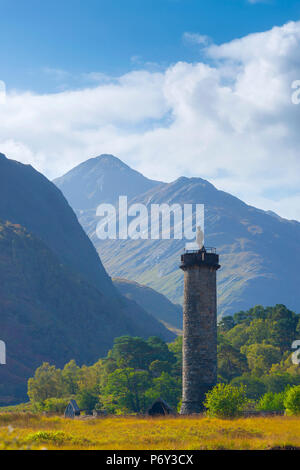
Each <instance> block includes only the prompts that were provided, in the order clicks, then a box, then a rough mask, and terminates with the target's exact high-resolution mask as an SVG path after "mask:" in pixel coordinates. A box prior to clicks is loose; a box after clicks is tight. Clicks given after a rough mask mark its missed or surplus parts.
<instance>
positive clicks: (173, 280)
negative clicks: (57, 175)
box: [62, 172, 300, 315]
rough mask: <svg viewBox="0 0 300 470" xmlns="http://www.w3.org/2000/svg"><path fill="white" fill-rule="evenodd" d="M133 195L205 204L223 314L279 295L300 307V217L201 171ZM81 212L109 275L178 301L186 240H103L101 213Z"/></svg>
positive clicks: (148, 201)
mask: <svg viewBox="0 0 300 470" xmlns="http://www.w3.org/2000/svg"><path fill="white" fill-rule="evenodd" d="M83 173H84V172H83ZM82 177H83V174H82ZM62 190H63V191H64V188H63V187H62ZM102 197H103V198H105V195H104V194H103V195H102ZM100 202H101V201H100ZM135 202H140V203H144V204H146V205H147V206H149V204H151V203H157V204H161V203H169V204H173V203H180V204H184V203H185V204H187V203H193V204H196V203H198V204H199V203H203V204H205V240H206V244H207V245H209V246H215V247H216V248H217V250H218V252H219V253H220V261H221V265H222V269H221V270H220V271H219V272H218V294H219V296H218V301H219V315H224V314H228V313H233V312H235V311H238V310H241V309H248V308H249V307H251V306H253V305H255V304H263V305H275V304H276V303H282V304H286V305H287V306H288V307H289V308H291V309H294V310H296V311H300V298H299V296H298V292H297V290H298V284H299V273H298V265H299V262H300V243H299V241H300V223H299V222H296V221H288V220H286V219H283V218H281V217H278V216H274V213H271V214H270V213H267V212H265V211H262V210H259V209H256V208H255V207H251V206H249V205H247V204H245V203H244V202H242V201H241V200H239V199H238V198H236V197H234V196H232V195H230V194H228V193H225V192H223V191H219V190H218V189H216V188H215V187H214V186H213V185H212V184H210V183H209V182H208V181H205V180H203V179H201V178H185V177H182V178H179V179H178V180H176V181H174V182H173V183H169V184H167V183H164V184H160V185H155V186H154V187H153V188H151V189H150V190H148V191H147V192H145V193H144V194H139V195H138V196H135V197H134V198H132V199H131V201H130V204H132V203H135ZM79 220H80V222H81V224H82V225H83V227H84V229H85V230H86V232H87V233H88V235H89V236H90V238H91V239H92V241H93V243H94V245H95V246H96V248H97V250H99V252H100V253H101V259H102V262H103V263H104V266H105V268H106V269H107V271H108V272H109V274H110V275H111V276H113V277H121V278H126V279H130V280H134V281H137V282H139V283H141V284H145V285H148V286H150V287H152V288H154V289H156V290H157V291H159V292H161V293H162V294H164V295H166V296H167V297H168V298H169V299H170V300H171V301H172V302H174V303H180V302H181V301H182V293H183V273H182V272H181V271H180V269H179V263H180V254H181V253H182V251H183V249H184V244H185V242H184V241H181V240H175V241H174V240H159V241H156V240H106V241H101V240H99V239H98V238H97V237H96V235H95V228H96V224H97V222H98V219H97V218H96V217H95V212H94V211H82V212H81V213H80V214H79Z"/></svg>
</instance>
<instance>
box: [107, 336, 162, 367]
mask: <svg viewBox="0 0 300 470" xmlns="http://www.w3.org/2000/svg"><path fill="white" fill-rule="evenodd" d="M109 357H111V358H113V359H115V361H116V363H117V366H118V368H120V367H124V368H133V369H144V370H146V369H148V367H149V365H150V364H151V362H152V361H153V360H154V358H153V348H152V347H151V345H149V344H148V343H147V342H146V341H145V340H143V339H142V338H138V337H131V336H121V337H120V338H116V339H115V341H114V346H113V348H112V350H111V352H110V355H109Z"/></svg>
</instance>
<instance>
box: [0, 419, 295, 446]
mask: <svg viewBox="0 0 300 470" xmlns="http://www.w3.org/2000/svg"><path fill="white" fill-rule="evenodd" d="M273 448H300V417H287V416H282V417H277V416H276V417H252V418H243V419H234V420H221V419H216V418H206V417H171V418H167V417H166V418H155V419H151V418H134V417H127V418H123V417H107V418H101V419H88V418H86V419H75V420H68V419H64V418H61V417H46V416H40V415H34V414H31V413H3V414H0V449H1V450H2V449H36V450H38V449H49V450H54V449H78V450H82V449H86V450H88V449H89V450H91V449H103V450H142V449H144V450H198V449H199V450H202V449H203V450H205V449H212V450H213V449H245V450H247V449H261V450H264V449H273Z"/></svg>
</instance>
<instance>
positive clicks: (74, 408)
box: [65, 400, 80, 419]
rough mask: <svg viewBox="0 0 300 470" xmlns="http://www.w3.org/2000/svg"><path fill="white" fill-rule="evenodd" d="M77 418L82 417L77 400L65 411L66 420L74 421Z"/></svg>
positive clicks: (72, 401)
mask: <svg viewBox="0 0 300 470" xmlns="http://www.w3.org/2000/svg"><path fill="white" fill-rule="evenodd" d="M75 416H80V409H79V406H78V405H77V403H76V401H75V400H71V401H70V403H69V404H68V406H67V408H66V411H65V418H71V419H74V418H75Z"/></svg>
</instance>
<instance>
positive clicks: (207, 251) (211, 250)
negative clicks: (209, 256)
mask: <svg viewBox="0 0 300 470" xmlns="http://www.w3.org/2000/svg"><path fill="white" fill-rule="evenodd" d="M199 252H202V253H203V252H204V253H214V254H216V253H217V249H216V248H213V247H212V246H206V247H204V248H201V249H199V250H187V249H184V253H199Z"/></svg>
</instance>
